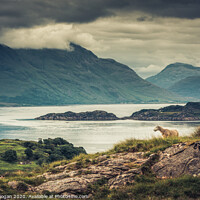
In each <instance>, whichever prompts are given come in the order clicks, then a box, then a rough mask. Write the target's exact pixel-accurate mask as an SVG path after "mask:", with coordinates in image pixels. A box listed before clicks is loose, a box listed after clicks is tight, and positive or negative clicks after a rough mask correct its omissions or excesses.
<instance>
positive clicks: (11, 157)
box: [2, 150, 17, 162]
mask: <svg viewBox="0 0 200 200" xmlns="http://www.w3.org/2000/svg"><path fill="white" fill-rule="evenodd" d="M2 158H3V160H4V161H7V162H16V161H17V152H16V151H15V150H7V151H5V152H4V154H3V156H2Z"/></svg>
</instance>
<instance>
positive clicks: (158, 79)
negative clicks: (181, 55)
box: [146, 63, 200, 89]
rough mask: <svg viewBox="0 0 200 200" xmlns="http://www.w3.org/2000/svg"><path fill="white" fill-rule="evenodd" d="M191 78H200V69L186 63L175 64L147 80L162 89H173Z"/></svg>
mask: <svg viewBox="0 0 200 200" xmlns="http://www.w3.org/2000/svg"><path fill="white" fill-rule="evenodd" d="M189 76H200V67H194V66H192V65H189V64H185V63H173V64H170V65H168V66H167V67H166V68H165V69H163V70H162V71H161V72H160V73H158V74H157V75H155V76H151V77H149V78H147V79H146V80H147V81H149V82H151V83H153V84H154V85H157V86H159V87H162V88H166V89H167V88H169V87H172V85H173V84H175V83H176V82H178V81H180V80H182V79H184V78H187V77H189Z"/></svg>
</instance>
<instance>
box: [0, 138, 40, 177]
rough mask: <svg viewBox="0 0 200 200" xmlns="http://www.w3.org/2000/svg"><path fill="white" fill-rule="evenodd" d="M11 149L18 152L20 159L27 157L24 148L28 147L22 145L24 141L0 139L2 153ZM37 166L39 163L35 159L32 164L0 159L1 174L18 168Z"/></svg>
mask: <svg viewBox="0 0 200 200" xmlns="http://www.w3.org/2000/svg"><path fill="white" fill-rule="evenodd" d="M9 149H13V150H15V151H16V152H17V155H18V159H19V160H21V159H22V158H23V157H24V158H25V154H24V150H25V149H26V148H25V147H23V146H22V141H16V140H9V139H5V140H0V155H1V154H3V153H4V152H5V151H6V150H9ZM36 166H37V165H36V164H35V162H33V161H32V162H31V164H25V165H20V164H19V162H16V163H8V162H6V161H3V160H1V159H0V174H2V173H5V172H10V171H16V170H22V171H24V170H31V169H33V168H35V167H36Z"/></svg>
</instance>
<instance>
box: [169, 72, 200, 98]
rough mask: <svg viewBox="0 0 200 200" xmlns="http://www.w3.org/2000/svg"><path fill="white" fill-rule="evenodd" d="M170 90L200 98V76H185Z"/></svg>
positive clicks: (185, 95)
mask: <svg viewBox="0 0 200 200" xmlns="http://www.w3.org/2000/svg"><path fill="white" fill-rule="evenodd" d="M169 90H170V91H173V92H175V93H177V94H179V95H180V96H183V97H193V98H196V99H200V76H189V77H187V78H184V79H182V80H180V81H178V82H176V83H175V84H173V85H172V86H171V87H170V88H169Z"/></svg>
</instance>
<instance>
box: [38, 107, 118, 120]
mask: <svg viewBox="0 0 200 200" xmlns="http://www.w3.org/2000/svg"><path fill="white" fill-rule="evenodd" d="M36 119H37V120H66V121H89V120H93V121H98V120H100V121H103V120H117V119H119V118H118V117H116V115H114V114H113V113H107V112H105V111H101V110H95V111H93V112H80V113H74V112H65V113H49V114H47V115H43V116H40V117H37V118H36Z"/></svg>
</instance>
